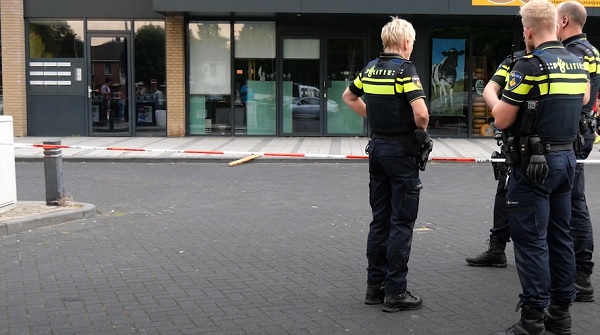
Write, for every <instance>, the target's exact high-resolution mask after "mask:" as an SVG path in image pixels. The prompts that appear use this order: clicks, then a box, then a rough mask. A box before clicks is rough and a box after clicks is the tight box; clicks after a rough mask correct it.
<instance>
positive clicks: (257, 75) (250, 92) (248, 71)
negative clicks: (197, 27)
mask: <svg viewBox="0 0 600 335" xmlns="http://www.w3.org/2000/svg"><path fill="white" fill-rule="evenodd" d="M234 32H235V63H234V64H235V94H234V106H235V107H234V119H235V128H234V130H235V132H236V134H249V135H275V134H276V122H275V120H276V112H275V111H276V108H275V101H276V99H275V23H272V22H251V23H250V22H245V23H242V22H240V23H236V24H235V25H234Z"/></svg>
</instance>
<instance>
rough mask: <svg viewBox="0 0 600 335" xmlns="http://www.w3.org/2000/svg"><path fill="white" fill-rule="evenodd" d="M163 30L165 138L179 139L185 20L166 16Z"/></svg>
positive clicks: (182, 120)
mask: <svg viewBox="0 0 600 335" xmlns="http://www.w3.org/2000/svg"><path fill="white" fill-rule="evenodd" d="M2 1H5V0H2ZM165 30H166V37H165V38H166V44H167V111H168V112H167V136H168V137H181V136H185V135H186V134H185V115H186V113H185V97H186V92H185V40H184V39H185V34H184V32H185V20H184V18H183V16H167V21H166V24H165ZM3 44H4V43H3Z"/></svg>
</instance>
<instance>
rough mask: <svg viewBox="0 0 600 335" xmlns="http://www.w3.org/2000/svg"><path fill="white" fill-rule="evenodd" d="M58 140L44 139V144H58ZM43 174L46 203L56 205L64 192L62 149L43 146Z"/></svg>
mask: <svg viewBox="0 0 600 335" xmlns="http://www.w3.org/2000/svg"><path fill="white" fill-rule="evenodd" d="M60 144H61V142H60V140H58V141H44V145H60ZM44 174H45V177H46V205H48V206H58V205H60V200H61V198H62V197H63V194H64V187H63V173H62V150H61V149H58V148H44Z"/></svg>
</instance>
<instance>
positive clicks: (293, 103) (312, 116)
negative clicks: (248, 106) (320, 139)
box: [282, 38, 323, 136]
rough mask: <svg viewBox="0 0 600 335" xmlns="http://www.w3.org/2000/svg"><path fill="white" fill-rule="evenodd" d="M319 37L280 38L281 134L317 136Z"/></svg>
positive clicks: (319, 106)
mask: <svg viewBox="0 0 600 335" xmlns="http://www.w3.org/2000/svg"><path fill="white" fill-rule="evenodd" d="M320 45H321V40H320V39H319V38H284V39H283V66H282V85H283V90H282V97H283V108H282V111H283V117H282V122H283V127H282V132H283V134H284V135H295V136H304V135H321V134H322V125H321V121H322V119H323V111H322V109H321V98H322V93H321V85H320V83H321V71H320V67H321V61H320V55H321V53H320Z"/></svg>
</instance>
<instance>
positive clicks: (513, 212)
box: [506, 150, 576, 308]
mask: <svg viewBox="0 0 600 335" xmlns="http://www.w3.org/2000/svg"><path fill="white" fill-rule="evenodd" d="M545 157H546V162H547V164H548V168H549V173H548V177H547V178H546V180H545V181H544V182H543V183H541V184H538V185H533V184H531V182H530V181H529V179H528V178H527V175H526V174H525V171H524V170H523V169H521V168H520V167H515V168H514V169H513V172H512V174H511V178H510V180H509V184H508V192H507V194H506V206H507V211H508V217H509V225H510V233H511V236H512V240H513V244H514V248H515V263H516V265H517V271H518V273H519V279H520V281H521V286H522V288H523V293H521V294H520V295H519V297H520V299H521V301H522V302H523V303H524V304H525V305H528V306H531V307H534V308H545V307H547V306H548V303H549V302H550V301H552V302H553V303H555V304H558V305H564V304H569V303H571V302H573V301H574V299H575V287H574V284H575V254H574V251H573V239H572V238H571V236H570V235H569V220H570V216H571V188H572V187H573V179H574V175H575V165H576V158H575V152H574V151H573V150H565V151H556V152H550V153H547V154H546V155H545Z"/></svg>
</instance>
